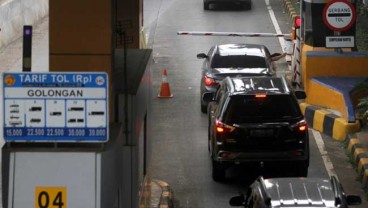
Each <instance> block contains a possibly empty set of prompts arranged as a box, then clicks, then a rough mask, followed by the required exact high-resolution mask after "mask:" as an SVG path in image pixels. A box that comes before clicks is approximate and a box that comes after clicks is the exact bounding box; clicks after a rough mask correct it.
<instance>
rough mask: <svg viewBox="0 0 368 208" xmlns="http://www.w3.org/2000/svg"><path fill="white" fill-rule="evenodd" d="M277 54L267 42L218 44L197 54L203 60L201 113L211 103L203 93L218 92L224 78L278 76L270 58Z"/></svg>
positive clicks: (204, 111) (205, 110)
mask: <svg viewBox="0 0 368 208" xmlns="http://www.w3.org/2000/svg"><path fill="white" fill-rule="evenodd" d="M275 54H276V55H277V53H275ZM275 54H272V55H271V54H270V52H269V50H268V49H267V47H266V46H264V45H259V44H245V43H241V44H222V45H215V46H212V47H211V48H210V50H209V51H208V53H207V54H205V53H199V54H197V58H199V59H204V61H203V65H202V77H201V84H200V87H201V88H200V99H201V111H202V113H206V112H207V105H208V103H207V102H206V101H205V100H204V99H203V94H204V93H206V92H215V91H216V89H217V87H218V85H219V84H220V82H221V80H222V79H224V78H225V77H227V76H229V77H236V76H275V75H276V72H275V68H274V65H273V64H272V60H271V57H272V56H274V55H275Z"/></svg>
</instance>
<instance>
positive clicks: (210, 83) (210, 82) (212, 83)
mask: <svg viewBox="0 0 368 208" xmlns="http://www.w3.org/2000/svg"><path fill="white" fill-rule="evenodd" d="M204 84H205V85H206V86H216V85H218V84H219V83H217V82H216V81H215V79H213V78H211V77H207V76H204Z"/></svg>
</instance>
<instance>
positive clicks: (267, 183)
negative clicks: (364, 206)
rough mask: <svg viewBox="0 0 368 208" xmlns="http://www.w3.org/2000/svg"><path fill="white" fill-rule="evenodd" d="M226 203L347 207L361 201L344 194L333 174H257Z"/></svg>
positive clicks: (260, 207)
mask: <svg viewBox="0 0 368 208" xmlns="http://www.w3.org/2000/svg"><path fill="white" fill-rule="evenodd" d="M229 203H230V205H231V206H241V207H246V208H273V207H278V208H283V207H293V208H297V207H303V208H315V207H319V208H332V207H339V208H348V205H359V204H361V203H362V199H361V198H360V196H356V195H346V194H345V192H344V189H343V187H342V185H341V183H340V182H339V181H338V180H337V179H336V178H335V177H334V176H332V177H331V179H323V178H269V179H263V177H259V178H258V179H257V180H256V181H254V182H253V183H252V184H251V185H250V186H249V188H248V191H247V193H246V194H245V195H243V194H241V195H240V196H235V197H232V198H231V199H230V202H229Z"/></svg>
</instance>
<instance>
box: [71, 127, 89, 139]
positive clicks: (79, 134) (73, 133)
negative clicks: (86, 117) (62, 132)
mask: <svg viewBox="0 0 368 208" xmlns="http://www.w3.org/2000/svg"><path fill="white" fill-rule="evenodd" d="M68 136H70V137H82V136H86V130H85V129H80V128H72V129H68Z"/></svg>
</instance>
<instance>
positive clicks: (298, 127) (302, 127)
mask: <svg viewBox="0 0 368 208" xmlns="http://www.w3.org/2000/svg"><path fill="white" fill-rule="evenodd" d="M290 127H291V129H292V130H293V131H297V132H306V131H308V125H307V122H306V121H305V120H304V119H303V120H301V121H299V122H297V123H295V124H293V125H291V126H290Z"/></svg>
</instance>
